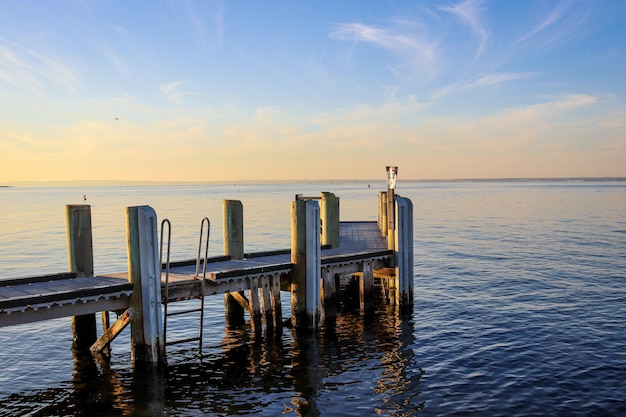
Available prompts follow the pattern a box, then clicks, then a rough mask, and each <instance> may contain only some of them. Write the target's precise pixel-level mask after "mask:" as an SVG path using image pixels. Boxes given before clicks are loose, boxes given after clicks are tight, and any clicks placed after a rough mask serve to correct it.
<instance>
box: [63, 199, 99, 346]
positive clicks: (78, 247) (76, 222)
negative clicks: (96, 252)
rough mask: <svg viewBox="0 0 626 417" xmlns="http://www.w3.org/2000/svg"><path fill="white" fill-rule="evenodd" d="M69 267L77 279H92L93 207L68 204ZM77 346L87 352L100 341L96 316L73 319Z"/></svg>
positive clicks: (66, 210)
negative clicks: (93, 344) (98, 339)
mask: <svg viewBox="0 0 626 417" xmlns="http://www.w3.org/2000/svg"><path fill="white" fill-rule="evenodd" d="M65 212H66V219H67V252H68V265H69V269H70V271H71V272H74V273H75V274H76V276H77V277H79V278H82V277H92V276H93V240H92V233H91V207H90V206H89V205H86V204H77V205H66V206H65ZM72 333H73V341H74V347H75V348H77V349H79V350H88V349H89V347H90V346H91V345H92V343H94V342H95V341H96V340H97V334H96V315H95V314H85V315H82V316H74V317H73V318H72Z"/></svg>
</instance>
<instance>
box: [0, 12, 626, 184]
mask: <svg viewBox="0 0 626 417" xmlns="http://www.w3.org/2000/svg"><path fill="white" fill-rule="evenodd" d="M387 165H395V166H398V179H399V181H400V180H402V179H458V178H546V177H625V176H626V1H623V0H614V1H603V0H592V1H585V0H554V1H542V0H536V1H535V0H527V1H521V0H520V1H510V0H484V1H483V0H461V1H454V0H451V1H438V0H428V1H425V0H423V1H420V0H411V1H383V0H376V1H373V0H372V1H368V0H359V1H354V0H353V1H330V0H320V1H287V0H284V1H275V0H264V1H243V0H242V1H234V0H233V1H185V0H180V1H179V0H176V1H175V0H171V1H153V0H150V1H126V0H107V1H104V0H99V1H84V0H76V1H74V0H56V1H41V2H40V1H24V0H0V185H1V184H5V185H7V184H8V185H10V184H12V183H18V182H24V181H168V182H169V181H185V182H209V181H244V180H252V181H266V180H317V179H323V180H325V179H348V180H351V179H376V178H380V179H381V180H383V181H384V179H385V166H387Z"/></svg>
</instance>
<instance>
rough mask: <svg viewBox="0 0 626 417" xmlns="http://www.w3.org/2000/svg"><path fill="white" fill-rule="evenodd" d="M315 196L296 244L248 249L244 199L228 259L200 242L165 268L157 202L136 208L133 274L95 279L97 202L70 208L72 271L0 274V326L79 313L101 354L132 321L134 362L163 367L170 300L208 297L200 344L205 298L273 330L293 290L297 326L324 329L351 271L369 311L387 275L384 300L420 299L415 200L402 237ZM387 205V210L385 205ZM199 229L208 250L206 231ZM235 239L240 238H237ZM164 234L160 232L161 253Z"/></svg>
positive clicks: (130, 221)
mask: <svg viewBox="0 0 626 417" xmlns="http://www.w3.org/2000/svg"><path fill="white" fill-rule="evenodd" d="M314 200H315V199H314V198H309V197H305V198H301V197H298V196H296V201H294V202H292V236H291V248H290V249H286V250H278V251H269V252H258V253H248V254H246V253H243V230H242V229H241V230H240V228H242V227H243V212H242V208H241V203H240V202H238V201H234V200H225V201H224V202H225V215H224V230H225V238H224V243H225V245H224V250H225V253H226V254H227V255H225V256H219V257H214V258H208V257H207V256H206V255H205V257H201V255H200V253H201V251H200V248H199V250H198V257H197V258H196V259H194V260H190V261H182V262H170V261H169V253H168V254H167V257H166V258H163V259H164V260H163V262H164V263H163V264H161V262H160V260H161V257H163V253H161V255H159V253H158V247H159V239H158V237H157V224H156V213H155V212H154V210H153V209H152V208H150V207H149V206H137V207H129V208H127V233H128V259H129V268H130V270H129V271H126V272H120V273H112V274H106V275H97V276H92V275H94V274H93V251H92V242H91V212H90V208H89V206H86V205H79V206H67V212H68V251H69V253H70V257H69V259H70V268H71V269H72V272H67V273H60V274H54V275H47V276H40V277H30V278H19V279H10V280H0V327H4V326H11V325H16V324H21V323H30V322H35V321H41V320H48V319H53V318H59V317H68V316H72V317H73V329H74V341H75V343H76V342H77V341H78V340H81V339H89V340H90V341H87V343H89V345H90V346H91V350H92V351H101V350H103V349H104V348H105V347H106V346H108V345H109V344H110V343H111V341H112V340H113V339H114V338H115V337H116V336H117V335H118V334H119V333H120V332H121V331H122V330H123V328H124V327H125V326H126V325H128V324H131V325H132V326H131V341H132V342H131V347H132V352H133V355H132V356H133V360H135V361H139V362H150V363H156V362H161V361H164V357H165V345H166V344H167V343H166V340H165V339H166V328H167V316H168V311H167V305H168V304H169V303H172V302H177V301H183V300H191V299H201V300H202V304H201V307H200V308H198V309H196V310H190V311H199V312H200V315H201V316H200V317H201V318H200V326H199V327H200V335H199V337H198V338H196V339H198V340H200V346H202V327H203V324H202V315H203V311H204V308H203V306H204V298H205V297H207V296H216V295H223V297H224V301H225V311H226V317H227V323H228V318H229V317H235V318H236V317H239V318H240V319H244V311H247V312H248V313H249V319H250V325H251V329H252V330H253V331H254V332H255V333H258V332H259V331H260V330H261V329H262V328H265V329H266V330H271V329H275V328H280V327H281V326H282V323H283V319H282V306H281V296H280V293H281V291H289V292H290V294H291V323H292V324H293V325H294V326H296V327H298V328H308V329H314V328H318V327H319V321H320V318H321V316H322V315H323V316H324V318H325V319H327V320H328V318H329V317H331V318H333V317H334V315H336V304H337V293H338V292H339V291H340V285H339V284H340V279H341V278H342V277H345V276H351V279H353V280H354V279H356V280H358V282H359V288H360V291H359V293H360V301H361V307H362V308H363V309H367V308H368V306H370V307H371V306H372V303H371V299H372V297H371V294H372V292H373V288H374V280H375V278H378V279H380V280H381V282H382V284H383V285H382V287H383V289H384V291H385V292H386V297H387V298H388V299H389V300H391V302H392V303H393V304H400V303H404V304H406V305H409V304H412V301H413V295H412V276H413V252H412V244H413V242H412V239H413V236H412V234H413V230H412V204H411V203H410V200H407V199H404V200H406V201H405V202H403V203H400V202H399V203H398V215H399V216H400V219H399V222H400V223H407V224H408V225H409V226H410V227H407V228H405V229H404V230H402V231H401V233H400V232H396V231H394V230H393V229H390V230H389V234H388V235H385V233H386V231H385V230H383V228H382V227H381V221H380V218H381V216H379V221H378V222H339V201H338V198H337V197H335V196H334V195H333V194H332V193H322V199H321V200H322V210H321V211H322V216H320V206H319V205H318V202H317V201H314ZM227 203H228V204H227ZM231 203H236V204H231ZM379 204H380V202H379ZM332 206H334V209H333V207H332ZM227 207H228V210H227V209H226V208H227ZM402 207H405V209H402ZM379 210H383V211H384V205H383V204H380V207H379ZM403 210H404V211H403ZM407 210H408V211H407ZM404 212H406V213H405V214H402V213H404ZM379 214H380V213H379ZM205 221H206V224H207V225H208V226H209V227H208V229H210V222H209V221H208V219H206V218H205V219H203V223H202V224H203V225H204V224H205V223H204V222H205ZM165 222H168V221H167V220H165V221H164V223H163V224H162V225H161V229H163V228H164V224H165ZM168 223H169V222H168ZM322 224H323V225H324V227H323V228H322V226H321V225H322ZM233 225H236V226H233ZM227 232H228V235H229V237H227ZM392 232H395V235H394V234H392ZM200 235H201V239H200V241H201V242H200V246H201V247H202V236H203V232H202V227H201V231H200ZM230 235H232V236H234V237H237V238H236V239H235V238H233V241H232V242H229V239H231V237H230ZM393 236H395V242H399V243H400V245H401V246H402V247H403V248H401V249H400V250H398V248H393V245H392V244H391V243H390V242H391V240H390V239H392V237H393ZM163 240H164V237H163V230H162V235H161V239H160V241H161V242H160V244H161V252H163ZM208 240H209V234H208V232H207V244H206V246H205V248H208ZM403 242H404V243H403ZM396 244H397V243H396ZM390 246H391V247H392V248H391V249H390ZM167 251H168V252H169V242H168V249H167ZM165 259H167V261H165ZM398 268H400V269H398ZM398 271H400V272H399V273H398ZM398 275H403V276H406V277H407V279H410V282H407V283H406V284H399V283H400V282H401V281H400V279H399V278H398V277H397V276H398ZM109 311H115V312H117V313H118V319H117V321H116V322H115V323H114V324H113V325H110V324H109V323H108V314H104V315H103V319H104V321H105V322H103V324H104V333H103V334H102V336H101V337H100V338H99V339H97V340H96V336H95V333H94V332H95V315H94V313H97V312H109ZM172 314H179V312H176V313H172ZM81 327H82V330H81V329H80V328H81ZM192 339H193V338H190V339H185V340H183V341H188V340H192ZM81 345H83V343H82V342H81Z"/></svg>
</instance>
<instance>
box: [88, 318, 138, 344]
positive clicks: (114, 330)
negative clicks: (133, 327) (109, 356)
mask: <svg viewBox="0 0 626 417" xmlns="http://www.w3.org/2000/svg"><path fill="white" fill-rule="evenodd" d="M129 323H130V312H129V311H128V309H126V311H124V313H123V314H122V315H120V316H119V317H118V318H117V320H116V321H115V323H113V326H111V327H109V328H108V329H107V330H106V331H105V332H104V334H103V335H102V336H100V338H98V340H96V342H95V343H94V344H93V345H91V348H90V349H89V350H91V351H92V352H102V351H103V350H104V349H106V348H107V347H108V346H109V345H110V344H111V342H112V341H113V340H114V339H115V338H116V337H117V335H119V334H120V333H121V332H122V330H124V329H125V328H126V326H128V324H129Z"/></svg>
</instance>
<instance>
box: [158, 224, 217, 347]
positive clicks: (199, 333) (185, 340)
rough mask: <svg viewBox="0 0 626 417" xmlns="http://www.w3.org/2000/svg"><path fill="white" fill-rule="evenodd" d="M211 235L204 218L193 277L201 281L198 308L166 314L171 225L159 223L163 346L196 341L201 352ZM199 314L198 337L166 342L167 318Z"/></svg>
mask: <svg viewBox="0 0 626 417" xmlns="http://www.w3.org/2000/svg"><path fill="white" fill-rule="evenodd" d="M205 224H206V225H207V232H206V241H205V245H204V246H205V248H204V258H203V260H202V265H203V267H202V275H200V259H201V254H202V237H203V236H204V225H205ZM166 225H167V231H168V233H167V255H166V261H165V264H164V263H163V241H164V239H163V237H164V231H165V226H166ZM210 234H211V222H210V221H209V219H208V217H205V218H204V219H202V222H201V223H200V238H199V242H198V256H197V259H196V274H195V276H194V279H199V280H201V281H200V282H201V284H200V288H201V291H200V295H199V296H198V297H197V298H198V299H199V300H200V307H197V308H191V309H187V310H181V311H175V312H173V313H168V311H167V310H168V309H167V307H168V304H169V303H170V299H169V284H170V239H171V235H172V226H171V223H170V221H169V220H168V219H164V220H163V221H162V222H161V258H160V262H161V268H163V267H165V295H164V297H163V306H164V311H163V343H164V346H165V347H167V346H172V345H178V344H182V343H188V342H193V341H198V349H200V350H202V328H203V327H204V296H205V288H204V287H205V284H204V282H205V279H206V266H207V257H208V254H209V236H210ZM196 312H199V313H200V329H199V331H198V336H195V337H188V338H184V339H178V340H172V341H169V342H168V341H167V318H168V317H171V316H179V315H182V314H188V313H196Z"/></svg>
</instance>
